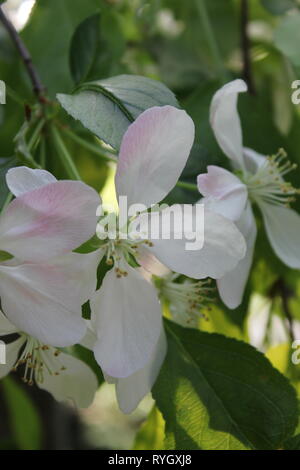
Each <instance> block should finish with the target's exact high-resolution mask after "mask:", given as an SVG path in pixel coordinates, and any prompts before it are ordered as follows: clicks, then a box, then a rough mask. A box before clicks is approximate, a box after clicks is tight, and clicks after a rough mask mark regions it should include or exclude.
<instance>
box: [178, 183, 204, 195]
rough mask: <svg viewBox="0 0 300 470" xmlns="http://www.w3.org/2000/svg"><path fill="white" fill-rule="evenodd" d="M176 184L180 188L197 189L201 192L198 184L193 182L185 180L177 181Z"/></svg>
mask: <svg viewBox="0 0 300 470" xmlns="http://www.w3.org/2000/svg"><path fill="white" fill-rule="evenodd" d="M176 186H178V188H183V189H188V190H189V191H197V192H198V193H199V189H198V186H197V185H196V184H193V183H185V182H184V181H177V183H176Z"/></svg>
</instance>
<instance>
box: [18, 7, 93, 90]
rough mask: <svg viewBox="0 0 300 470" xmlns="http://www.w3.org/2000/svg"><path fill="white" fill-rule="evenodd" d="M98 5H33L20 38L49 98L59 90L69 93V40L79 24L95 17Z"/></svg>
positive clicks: (71, 84)
mask: <svg viewBox="0 0 300 470" xmlns="http://www.w3.org/2000/svg"><path fill="white" fill-rule="evenodd" d="M101 3H102V2H101V1H99V0H84V2H83V1H82V0H63V1H62V0H51V1H50V2H49V0H38V1H37V2H36V4H35V6H34V8H33V11H32V15H31V17H30V20H29V22H28V23H27V24H26V26H25V28H24V30H23V31H22V32H21V36H22V39H23V40H24V42H25V44H26V46H27V47H28V49H29V50H30V53H31V55H32V59H33V63H34V64H35V66H36V68H37V70H38V72H39V74H40V76H41V79H42V82H43V84H44V85H45V86H46V88H47V92H48V93H49V95H50V96H51V97H52V96H54V95H55V94H56V93H57V92H58V91H59V90H60V91H63V92H66V93H68V92H69V91H70V90H71V89H72V86H73V80H72V77H71V73H70V70H69V50H70V43H71V39H72V37H73V34H74V32H75V30H76V28H77V27H78V25H79V24H80V23H82V21H83V20H84V19H86V18H88V17H89V16H91V15H93V14H96V13H97V12H98V11H99V7H100V6H101ZM53 28H54V29H55V31H53ZM50 39H51V40H50Z"/></svg>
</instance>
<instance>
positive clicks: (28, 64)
mask: <svg viewBox="0 0 300 470" xmlns="http://www.w3.org/2000/svg"><path fill="white" fill-rule="evenodd" d="M0 21H1V23H2V24H3V26H4V27H5V29H6V30H7V32H8V33H9V35H10V37H11V39H12V41H13V42H14V44H15V46H16V48H17V50H18V52H19V54H20V56H21V58H22V60H23V62H24V65H25V68H26V70H27V73H28V75H29V77H30V80H31V83H32V86H33V91H34V93H35V94H36V96H37V97H38V99H39V100H40V101H44V92H45V87H44V86H43V84H42V82H41V80H40V77H39V74H38V72H37V70H36V69H35V67H34V65H33V63H32V58H31V55H30V53H29V51H28V49H27V47H26V46H25V44H24V42H23V41H22V39H21V37H20V35H19V34H18V32H17V30H16V28H15V27H14V25H13V24H12V23H11V21H9V19H8V18H7V17H6V15H5V13H4V11H3V9H2V7H0Z"/></svg>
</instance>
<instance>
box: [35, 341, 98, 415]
mask: <svg viewBox="0 0 300 470" xmlns="http://www.w3.org/2000/svg"><path fill="white" fill-rule="evenodd" d="M49 353H50V354H51V350H49ZM59 362H60V363H61V364H62V366H63V367H65V369H66V370H62V371H60V372H59V375H50V374H49V372H48V371H47V369H46V368H44V380H43V382H42V383H38V384H37V385H38V386H39V387H40V388H42V389H43V390H47V391H48V392H50V393H51V394H52V395H53V397H54V398H55V400H57V401H66V400H72V401H73V402H74V404H75V405H76V406H77V407H79V408H87V407H88V406H90V405H91V404H92V403H93V400H94V396H95V393H96V391H97V389H98V380H97V377H96V375H95V373H94V372H93V371H92V369H91V368H90V367H89V366H88V365H87V364H85V363H84V362H83V361H81V360H79V359H77V358H76V357H73V356H70V355H69V354H64V353H61V354H60V355H59Z"/></svg>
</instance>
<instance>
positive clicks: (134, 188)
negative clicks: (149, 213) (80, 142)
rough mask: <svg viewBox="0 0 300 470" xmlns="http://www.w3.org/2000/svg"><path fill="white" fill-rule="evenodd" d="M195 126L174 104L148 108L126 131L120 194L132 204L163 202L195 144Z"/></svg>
mask: <svg viewBox="0 0 300 470" xmlns="http://www.w3.org/2000/svg"><path fill="white" fill-rule="evenodd" d="M194 134H195V127H194V123H193V121H192V119H191V118H190V117H189V116H188V115H187V114H186V112H185V111H182V110H179V109H176V108H174V107H172V106H162V107H154V108H150V109H147V110H146V111H145V112H143V113H142V114H141V115H140V116H139V117H138V118H137V119H136V121H135V122H134V123H133V124H131V125H130V126H129V128H128V130H127V132H126V133H125V135H124V137H123V140H122V144H121V149H120V155H119V163H118V168H117V173H116V190H117V194H118V196H127V197H128V206H130V205H131V204H144V205H146V206H147V207H149V206H150V205H151V204H155V203H157V202H160V201H161V200H162V199H163V198H164V197H165V196H166V195H167V194H168V193H169V192H170V191H171V189H172V188H173V187H174V186H175V184H176V182H177V181H178V179H179V176H180V175H181V173H182V170H183V169H184V167H185V164H186V162H187V159H188V156H189V153H190V150H191V148H192V145H193V141H194Z"/></svg>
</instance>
